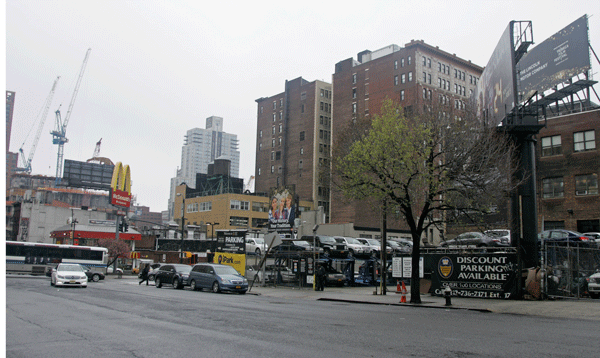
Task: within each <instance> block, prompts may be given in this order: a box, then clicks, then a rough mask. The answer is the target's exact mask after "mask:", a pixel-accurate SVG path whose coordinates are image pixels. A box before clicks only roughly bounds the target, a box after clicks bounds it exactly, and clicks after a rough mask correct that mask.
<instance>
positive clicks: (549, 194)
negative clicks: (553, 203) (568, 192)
mask: <svg viewBox="0 0 600 358" xmlns="http://www.w3.org/2000/svg"><path fill="white" fill-rule="evenodd" d="M563 189H564V182H563V178H562V177H558V178H546V179H544V180H542V191H543V195H544V199H550V198H562V197H563Z"/></svg>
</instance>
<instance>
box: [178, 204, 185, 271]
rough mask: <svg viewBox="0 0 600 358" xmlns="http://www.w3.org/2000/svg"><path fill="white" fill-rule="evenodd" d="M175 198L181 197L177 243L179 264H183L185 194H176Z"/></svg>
mask: <svg viewBox="0 0 600 358" xmlns="http://www.w3.org/2000/svg"><path fill="white" fill-rule="evenodd" d="M177 196H181V199H182V204H181V241H180V243H179V263H180V264H182V263H183V233H184V232H185V226H184V225H185V194H183V195H182V194H181V193H177Z"/></svg>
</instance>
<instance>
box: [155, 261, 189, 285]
mask: <svg viewBox="0 0 600 358" xmlns="http://www.w3.org/2000/svg"><path fill="white" fill-rule="evenodd" d="M191 269H192V266H190V265H181V264H169V265H164V266H161V267H160V268H159V269H158V271H156V273H155V274H154V285H155V286H156V288H161V287H162V285H163V284H164V283H166V284H169V285H173V288H178V289H182V288H183V286H187V285H189V284H188V277H189V275H190V270H191Z"/></svg>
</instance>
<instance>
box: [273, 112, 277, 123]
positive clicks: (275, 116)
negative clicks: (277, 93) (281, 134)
mask: <svg viewBox="0 0 600 358" xmlns="http://www.w3.org/2000/svg"><path fill="white" fill-rule="evenodd" d="M276 120H277V115H276V114H275V113H273V122H275V121H276Z"/></svg>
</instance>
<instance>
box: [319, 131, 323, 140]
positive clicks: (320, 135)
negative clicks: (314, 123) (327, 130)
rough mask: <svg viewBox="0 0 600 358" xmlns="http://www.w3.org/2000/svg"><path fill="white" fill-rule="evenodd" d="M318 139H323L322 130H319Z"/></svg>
mask: <svg viewBox="0 0 600 358" xmlns="http://www.w3.org/2000/svg"><path fill="white" fill-rule="evenodd" d="M319 138H321V139H323V130H322V129H320V130H319Z"/></svg>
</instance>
